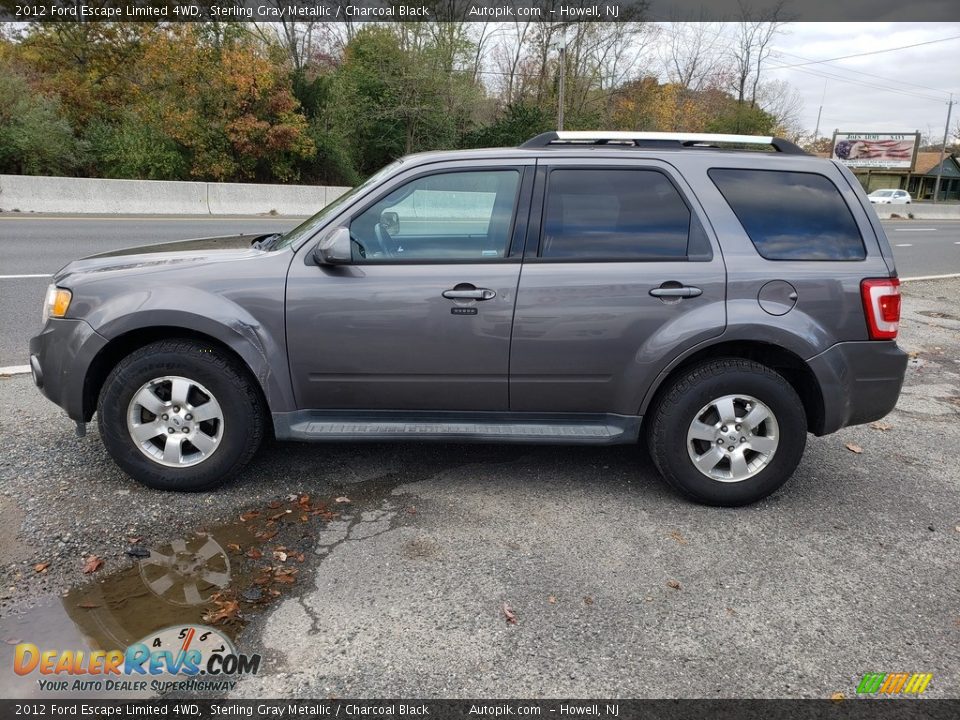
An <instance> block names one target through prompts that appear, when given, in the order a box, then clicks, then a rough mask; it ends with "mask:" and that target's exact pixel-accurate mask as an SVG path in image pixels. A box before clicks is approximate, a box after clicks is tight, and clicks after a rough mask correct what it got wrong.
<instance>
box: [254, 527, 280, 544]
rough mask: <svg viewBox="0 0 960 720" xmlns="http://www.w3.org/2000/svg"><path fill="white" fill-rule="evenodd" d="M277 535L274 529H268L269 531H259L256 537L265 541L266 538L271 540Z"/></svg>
mask: <svg viewBox="0 0 960 720" xmlns="http://www.w3.org/2000/svg"><path fill="white" fill-rule="evenodd" d="M276 536H277V531H276V530H270V531H269V532H260V533H257V538H258V539H260V540H263V541H264V542H267V541H268V540H273V538H275V537H276Z"/></svg>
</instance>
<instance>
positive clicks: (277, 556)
mask: <svg viewBox="0 0 960 720" xmlns="http://www.w3.org/2000/svg"><path fill="white" fill-rule="evenodd" d="M273 559H274V560H279V561H280V562H282V563H283V562H286V561H287V554H286V553H285V552H283V551H282V550H274V551H273Z"/></svg>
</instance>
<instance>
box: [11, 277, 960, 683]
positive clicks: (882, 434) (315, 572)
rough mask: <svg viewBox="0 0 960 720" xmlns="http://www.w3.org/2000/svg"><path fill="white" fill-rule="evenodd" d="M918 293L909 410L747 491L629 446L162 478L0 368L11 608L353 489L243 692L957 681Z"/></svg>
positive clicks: (931, 341) (353, 452)
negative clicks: (126, 470) (715, 499)
mask: <svg viewBox="0 0 960 720" xmlns="http://www.w3.org/2000/svg"><path fill="white" fill-rule="evenodd" d="M905 294H906V301H905V309H904V319H903V323H902V330H901V344H902V345H903V346H904V347H905V348H906V349H907V350H909V351H911V353H912V354H913V358H912V360H911V365H910V369H909V371H908V378H907V382H906V385H905V387H904V391H903V395H902V397H901V401H900V404H899V406H898V408H897V410H895V411H894V412H893V413H892V414H891V415H890V416H889V417H888V418H887V419H886V420H885V421H884V422H885V423H886V425H889V426H890V427H889V429H886V430H883V429H876V428H871V427H869V426H862V427H857V428H848V429H846V430H844V431H842V432H841V433H838V434H836V435H833V436H829V437H826V438H812V437H811V438H810V442H809V445H808V449H807V453H806V456H805V458H804V461H803V462H802V464H801V467H800V468H799V469H798V471H797V473H796V475H795V476H794V478H793V479H792V480H791V481H790V482H789V483H788V484H787V485H786V486H785V488H784V489H783V490H781V491H780V492H778V493H777V494H775V495H774V496H773V497H771V498H770V499H768V500H767V501H765V502H762V503H759V504H757V505H754V506H752V507H749V508H743V509H740V510H723V509H716V508H703V507H699V506H695V505H691V504H689V503H687V502H685V501H684V500H682V499H680V498H678V497H676V496H675V495H674V494H672V493H670V492H669V491H668V490H667V489H666V488H665V487H664V486H663V484H662V483H661V482H660V481H659V480H658V479H657V478H656V476H655V473H654V471H653V469H652V467H651V464H650V462H649V459H648V458H647V457H646V454H645V453H644V452H643V451H642V450H641V449H637V448H632V447H618V448H610V449H596V448H569V447H567V448H549V447H517V446H502V447H497V446H456V445H413V444H410V445H331V446H309V445H295V444H285V445H279V444H275V445H272V446H270V447H268V448H265V449H264V451H263V452H261V453H260V454H259V455H258V457H257V459H256V460H255V461H254V463H252V464H251V466H250V467H249V468H248V470H247V471H245V473H244V474H243V476H242V477H241V478H239V479H238V480H237V481H235V482H233V483H231V484H230V485H228V486H227V487H225V488H223V489H221V490H219V491H217V492H214V493H203V494H195V495H191V494H173V493H161V492H156V491H151V490H147V489H144V488H142V487H140V486H139V485H137V484H136V483H134V482H133V481H131V480H129V479H128V478H126V477H125V476H124V475H123V474H122V473H120V471H119V470H117V469H116V467H115V466H114V465H113V463H112V462H111V461H110V459H109V458H108V457H107V455H106V453H105V452H104V450H103V448H102V446H101V444H100V442H99V439H98V437H97V433H96V428H95V425H91V426H89V429H90V433H89V435H88V437H86V438H77V437H75V436H74V433H73V426H72V424H71V423H70V422H69V421H68V420H67V419H66V418H65V417H64V416H63V414H62V413H61V412H60V411H59V409H57V408H55V407H54V406H53V405H52V404H51V403H49V402H48V401H47V400H46V399H45V398H43V397H42V396H41V395H40V393H39V392H38V391H37V390H36V389H35V388H34V387H33V385H32V383H31V381H30V379H29V377H28V376H19V377H13V378H0V407H2V408H4V411H5V412H3V413H2V414H0V433H2V436H3V438H4V446H5V447H4V452H3V453H2V456H0V614H2V615H5V616H7V617H8V618H9V617H11V616H20V617H22V618H23V619H24V620H25V621H26V622H27V623H29V618H30V617H31V615H30V612H29V610H30V608H31V606H34V605H42V604H43V603H45V602H49V599H50V598H51V597H58V596H59V595H60V594H61V593H63V592H64V591H65V590H66V589H67V588H68V587H70V586H72V585H75V584H78V583H83V582H85V581H88V580H89V576H85V575H83V574H82V572H81V569H82V567H83V564H84V560H85V557H86V556H87V555H89V554H95V555H97V556H99V557H102V558H103V559H104V560H105V565H104V567H103V569H101V570H100V571H99V573H98V574H97V576H96V577H103V576H105V575H106V574H108V573H110V572H111V571H114V570H120V569H122V568H128V567H130V566H131V560H130V559H129V558H128V557H126V555H125V554H124V551H125V550H126V549H127V547H128V544H129V543H128V537H130V536H137V537H140V538H142V542H143V544H145V545H147V546H157V545H160V544H163V543H166V542H169V541H171V540H172V539H175V538H177V537H181V536H185V535H188V534H190V533H193V532H195V531H197V530H201V529H204V528H209V527H211V526H214V525H218V524H220V523H225V522H231V521H235V519H236V518H237V516H238V514H239V513H241V512H243V511H244V510H247V509H249V508H253V507H257V508H262V507H264V506H265V505H266V504H267V503H269V502H270V501H271V500H273V499H275V498H283V497H286V496H288V495H290V494H295V493H296V494H299V493H308V494H310V495H312V496H313V497H316V498H325V499H327V500H328V501H330V502H333V498H335V497H336V496H338V495H343V494H346V495H350V496H351V497H352V498H353V500H354V503H355V504H354V505H353V506H352V512H351V513H350V514H346V515H345V517H342V518H338V519H335V520H332V521H331V522H330V523H329V524H324V525H322V526H321V528H320V531H319V532H318V533H317V535H316V537H315V549H314V551H313V552H312V553H308V557H307V559H306V562H305V564H304V573H303V575H302V577H301V581H300V582H299V583H298V584H297V586H296V590H295V592H294V595H293V596H292V597H287V598H286V599H282V600H281V601H280V602H279V603H278V604H277V605H275V606H274V609H272V610H269V611H266V612H263V613H260V614H259V615H257V614H254V616H253V617H252V623H251V624H250V625H249V626H248V627H247V629H246V630H245V631H244V632H243V634H242V636H241V640H242V649H243V650H244V651H261V652H263V653H264V654H265V655H266V656H267V658H268V660H269V663H268V666H267V667H268V671H267V672H265V673H263V674H262V675H261V676H259V677H257V678H253V679H250V680H248V681H246V682H244V683H242V684H241V688H240V690H239V691H238V693H239V694H240V695H244V696H250V697H252V696H257V695H261V694H267V695H278V696H282V695H289V694H290V693H298V694H303V695H306V696H314V697H318V696H328V695H331V694H333V695H338V696H341V697H349V696H371V697H375V696H378V695H381V696H382V695H387V696H398V695H399V696H411V697H413V696H418V695H427V696H445V695H450V696H498V695H499V696H503V695H508V696H553V697H557V696H567V697H588V696H621V697H629V696H633V697H674V696H679V697H685V696H686V697H720V696H726V697H736V696H754V697H762V696H766V697H781V696H803V697H824V696H829V695H830V694H831V692H834V691H841V692H846V693H850V692H851V690H852V688H851V687H850V686H851V683H853V682H854V680H853V679H852V678H854V677H855V676H856V675H857V673H861V674H862V673H863V672H867V671H877V670H884V671H925V672H933V673H934V675H935V680H934V682H933V683H932V685H931V688H930V690H929V691H928V694H930V695H931V696H939V697H957V696H958V695H960V650H958V648H960V642H958V640H960V585H958V584H957V568H958V567H960V509H958V508H960V466H958V463H957V461H956V458H957V454H958V450H960V425H958V423H957V416H958V415H960V363H958V358H960V317H958V315H960V311H958V310H957V307H958V302H957V299H958V298H960V280H949V281H936V282H919V283H911V284H909V285H907V286H906V288H905ZM849 443H852V444H855V445H857V446H859V447H860V448H862V453H854V452H852V451H850V450H848V449H847V448H846V447H845V445H846V444H849ZM37 563H49V566H48V567H47V568H46V569H45V570H44V571H43V572H41V573H38V572H36V571H35V570H34V566H35V565H36V564H37ZM673 582H676V583H678V584H679V589H676V588H674V587H672V586H671V585H670V584H668V583H673ZM551 598H553V600H552V601H551ZM505 602H506V603H508V604H509V605H510V606H511V608H512V609H513V611H515V612H516V614H517V616H518V617H519V623H518V624H517V625H508V624H507V623H506V622H505V621H504V617H503V607H502V606H503V603H505Z"/></svg>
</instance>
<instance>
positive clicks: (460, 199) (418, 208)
mask: <svg viewBox="0 0 960 720" xmlns="http://www.w3.org/2000/svg"><path fill="white" fill-rule="evenodd" d="M519 184H520V173H519V172H518V171H517V170H473V171H464V172H449V173H440V174H437V175H428V176H426V177H421V178H417V179H416V180H411V181H410V182H409V183H407V184H406V185H403V186H402V187H400V188H398V189H396V190H394V191H393V192H392V193H390V194H389V195H387V196H386V197H385V198H383V199H381V200H380V201H379V202H377V203H376V204H374V205H373V206H372V207H369V208H367V209H366V210H365V211H364V212H362V213H361V214H360V215H358V216H356V217H355V218H353V220H352V221H351V223H350V236H351V239H352V240H353V243H352V245H353V255H354V260H355V261H357V262H360V263H363V262H367V263H375V262H395V261H398V260H405V261H418V260H427V261H436V260H475V261H477V262H482V261H485V260H496V259H499V258H503V257H505V256H506V253H507V250H508V246H509V242H510V231H511V229H512V225H513V211H514V206H515V205H516V200H517V188H518V187H519Z"/></svg>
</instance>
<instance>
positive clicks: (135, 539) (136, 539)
mask: <svg viewBox="0 0 960 720" xmlns="http://www.w3.org/2000/svg"><path fill="white" fill-rule="evenodd" d="M141 540H143V538H142V537H140V536H139V535H137V536H136V537H133V536H131V537H128V538H127V542H128V543H130V544H131V545H136V544H137V543H139V542H140V541H141Z"/></svg>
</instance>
